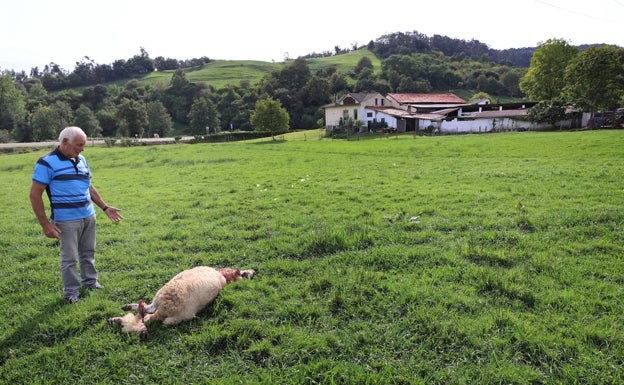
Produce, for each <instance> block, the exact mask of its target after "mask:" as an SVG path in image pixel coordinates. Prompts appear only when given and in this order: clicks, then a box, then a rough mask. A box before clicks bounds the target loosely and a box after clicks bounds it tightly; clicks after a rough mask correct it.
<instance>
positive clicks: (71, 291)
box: [30, 127, 123, 303]
mask: <svg viewBox="0 0 624 385" xmlns="http://www.w3.org/2000/svg"><path fill="white" fill-rule="evenodd" d="M86 143H87V135H86V134H85V133H84V131H82V129H81V128H80V127H66V128H64V129H63V130H62V131H61V133H60V135H59V145H58V147H56V148H55V149H54V150H53V151H51V152H50V153H49V154H47V155H44V156H42V157H41V158H39V160H37V163H36V164H35V168H34V172H33V177H32V185H31V187H30V203H31V205H32V209H33V211H34V213H35V216H36V217H37V220H38V221H39V224H40V225H41V228H42V229H43V233H44V234H45V235H46V237H48V238H56V239H58V240H59V241H60V249H61V250H60V252H61V279H62V281H63V296H64V297H65V300H66V301H67V302H68V303H76V302H78V301H79V300H80V287H81V286H82V287H86V288H88V289H100V288H101V287H102V286H101V285H100V283H99V281H98V272H97V270H96V268H95V232H96V220H95V208H94V206H93V205H94V204H95V205H97V206H98V207H100V208H101V209H102V210H103V211H104V213H105V214H106V216H107V217H108V218H109V219H110V220H111V221H113V222H119V221H120V220H121V219H122V218H123V217H122V216H121V214H120V210H119V209H118V208H116V207H112V206H109V205H107V204H106V202H105V201H104V199H102V197H101V196H100V194H99V193H98V191H97V189H96V188H95V187H94V186H93V185H92V184H91V178H92V174H91V170H90V169H89V165H88V164H87V160H86V159H85V157H84V156H82V155H81V154H80V153H81V152H82V151H83V150H84V148H85V144H86ZM44 191H45V192H46V195H47V196H48V199H49V201H50V211H51V215H50V218H48V217H47V216H46V212H45V207H44V203H43V192H44ZM77 263H79V264H80V275H79V274H78V271H77V269H76V264H77Z"/></svg>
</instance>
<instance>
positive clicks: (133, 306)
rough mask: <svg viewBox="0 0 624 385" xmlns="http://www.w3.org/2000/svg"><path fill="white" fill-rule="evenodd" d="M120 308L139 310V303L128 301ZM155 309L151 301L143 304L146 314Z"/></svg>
mask: <svg viewBox="0 0 624 385" xmlns="http://www.w3.org/2000/svg"><path fill="white" fill-rule="evenodd" d="M121 309H122V310H132V311H139V304H138V303H129V304H127V305H124V306H123V307H122V308H121ZM155 311H156V306H154V304H153V303H150V304H149V305H145V312H146V313H148V314H152V313H154V312H155Z"/></svg>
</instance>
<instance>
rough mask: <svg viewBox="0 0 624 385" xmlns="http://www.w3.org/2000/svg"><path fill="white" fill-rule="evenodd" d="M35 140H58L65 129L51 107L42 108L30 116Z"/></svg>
mask: <svg viewBox="0 0 624 385" xmlns="http://www.w3.org/2000/svg"><path fill="white" fill-rule="evenodd" d="M30 125H31V127H32V131H33V140H35V141H44V140H52V139H54V138H56V137H57V136H58V134H59V132H60V131H61V129H62V128H63V127H64V125H63V124H61V123H59V122H58V116H57V115H56V113H55V112H54V110H53V109H52V108H51V107H48V106H41V107H39V108H37V109H36V110H35V111H34V112H33V113H32V115H31V116H30Z"/></svg>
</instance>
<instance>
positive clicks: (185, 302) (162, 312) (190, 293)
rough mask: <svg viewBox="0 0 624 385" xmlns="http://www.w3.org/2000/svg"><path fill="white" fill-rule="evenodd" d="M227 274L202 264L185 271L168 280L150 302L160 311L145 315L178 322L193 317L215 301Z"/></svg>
mask: <svg viewBox="0 0 624 385" xmlns="http://www.w3.org/2000/svg"><path fill="white" fill-rule="evenodd" d="M226 283H227V282H226V279H225V277H223V275H222V274H221V273H220V272H219V271H217V270H215V269H214V268H212V267H208V266H198V267H194V268H192V269H189V270H184V271H182V272H180V273H179V274H178V275H176V276H175V277H173V278H172V279H171V280H170V281H169V282H167V283H166V284H165V285H164V286H163V287H162V288H161V289H160V290H158V292H157V293H156V296H155V297H154V301H153V303H152V304H151V305H150V307H152V305H153V308H154V309H155V310H156V311H155V312H154V314H148V315H147V316H146V317H145V321H146V322H147V321H148V320H149V319H150V318H153V319H156V320H161V321H162V322H163V323H164V324H167V325H171V324H177V323H179V322H182V321H186V320H189V319H191V318H193V317H195V315H196V314H197V313H198V312H199V311H201V310H202V309H203V308H204V307H206V306H207V305H208V304H210V303H211V302H212V301H214V299H215V298H217V296H218V295H219V293H220V292H221V289H223V287H224V286H225V285H226Z"/></svg>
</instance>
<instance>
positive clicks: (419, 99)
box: [387, 93, 466, 104]
mask: <svg viewBox="0 0 624 385" xmlns="http://www.w3.org/2000/svg"><path fill="white" fill-rule="evenodd" d="M387 96H388V98H391V99H394V100H396V101H397V103H399V104H410V103H421V104H422V103H436V104H442V103H455V104H457V103H459V104H464V103H466V101H465V100H464V99H462V98H460V97H459V96H457V95H455V94H451V93H447V94H388V95H387Z"/></svg>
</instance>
